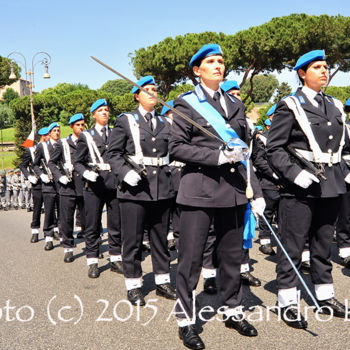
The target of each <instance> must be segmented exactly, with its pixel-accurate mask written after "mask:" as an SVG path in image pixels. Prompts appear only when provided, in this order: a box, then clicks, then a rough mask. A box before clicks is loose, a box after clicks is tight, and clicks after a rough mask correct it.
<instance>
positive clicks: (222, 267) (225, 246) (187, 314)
mask: <svg viewBox="0 0 350 350" xmlns="http://www.w3.org/2000/svg"><path fill="white" fill-rule="evenodd" d="M190 67H192V68H193V72H194V74H195V75H197V76H198V77H199V79H200V84H199V85H197V86H196V88H195V91H194V92H188V93H185V94H183V95H182V96H181V97H180V98H178V99H176V100H175V102H174V106H175V108H176V109H177V110H179V111H181V112H183V113H184V114H185V115H186V116H188V117H189V118H191V119H192V120H193V121H195V122H197V123H198V124H200V125H201V126H203V127H204V128H206V129H207V130H209V131H211V132H212V133H215V135H218V134H219V135H220V133H221V131H222V129H221V128H220V126H223V129H225V130H226V131H228V132H229V133H230V135H234V134H235V132H236V134H238V135H236V136H238V137H239V138H240V139H241V140H243V141H244V142H246V143H248V142H249V140H248V138H249V136H248V126H247V123H246V118H245V113H244V105H243V104H242V103H241V102H240V101H239V100H238V99H236V98H235V97H231V96H230V95H228V94H226V93H225V92H224V91H223V90H221V89H220V86H219V84H220V83H221V81H222V80H223V77H224V71H225V65H224V59H223V56H222V51H221V48H220V46H219V45H217V44H207V45H204V46H203V47H202V48H201V49H200V50H199V51H198V52H197V53H196V54H195V55H194V56H193V57H192V59H191V61H190ZM218 129H220V130H218ZM234 131H235V132H234ZM220 146H222V144H221V143H220V142H219V141H218V140H217V139H216V138H213V137H210V136H208V135H207V134H206V133H204V132H203V131H201V130H199V129H198V128H196V127H194V126H193V125H192V124H190V123H189V122H188V121H185V120H184V119H181V118H180V117H179V116H178V115H177V114H174V121H173V126H172V133H171V137H170V153H171V155H172V156H173V157H174V158H175V159H176V160H178V161H181V162H184V163H185V164H186V165H185V167H184V168H183V175H182V178H181V181H180V187H179V192H178V195H177V203H178V204H180V205H181V214H180V237H179V246H178V268H177V277H176V288H177V297H178V299H179V300H178V303H177V308H176V311H177V317H178V325H179V336H180V338H181V339H182V340H183V343H184V345H185V346H187V347H189V348H191V349H203V348H204V344H203V342H202V340H201V338H200V337H199V335H198V333H197V331H196V329H195V328H194V323H195V315H193V314H192V307H193V299H192V292H193V291H194V290H195V289H196V286H197V283H198V279H199V276H200V271H201V267H202V258H203V250H204V246H205V243H206V241H207V235H208V232H209V226H210V223H211V222H212V220H214V230H215V234H216V247H217V261H218V272H219V278H220V280H221V283H220V291H219V292H220V296H221V299H222V302H223V304H224V306H225V307H226V308H225V309H226V311H225V325H226V327H229V328H235V329H237V330H238V332H240V333H241V334H243V335H246V336H256V335H257V331H256V329H255V328H254V327H253V326H252V325H250V324H249V323H248V322H247V321H246V320H242V318H240V317H239V315H240V316H241V301H242V288H241V279H240V265H241V257H242V249H243V221H244V213H245V208H246V204H247V197H246V195H245V190H246V169H245V166H244V165H243V164H242V163H240V162H239V160H240V159H238V158H239V157H235V154H234V153H233V152H230V151H227V150H220ZM251 173H252V185H253V188H254V192H255V196H257V197H262V195H261V190H260V188H259V185H258V181H257V179H256V177H255V175H254V174H253V171H251ZM259 204H260V206H259ZM258 208H259V209H260V212H261V210H262V211H263V208H264V200H263V198H259V200H257V205H256V209H258Z"/></svg>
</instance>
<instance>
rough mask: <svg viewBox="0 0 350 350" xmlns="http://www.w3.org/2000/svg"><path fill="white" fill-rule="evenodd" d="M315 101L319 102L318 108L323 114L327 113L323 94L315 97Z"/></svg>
mask: <svg viewBox="0 0 350 350" xmlns="http://www.w3.org/2000/svg"><path fill="white" fill-rule="evenodd" d="M315 101H317V102H318V107H319V108H320V109H321V111H322V112H323V113H325V112H326V109H325V107H326V106H325V103H324V98H323V96H322V94H321V93H318V94H317V95H316V96H315Z"/></svg>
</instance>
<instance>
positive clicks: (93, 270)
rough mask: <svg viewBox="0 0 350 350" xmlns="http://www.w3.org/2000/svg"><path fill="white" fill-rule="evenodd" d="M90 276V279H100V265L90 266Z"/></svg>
mask: <svg viewBox="0 0 350 350" xmlns="http://www.w3.org/2000/svg"><path fill="white" fill-rule="evenodd" d="M88 276H89V277H90V278H98V277H100V270H99V269H98V265H97V264H91V265H89V272H88Z"/></svg>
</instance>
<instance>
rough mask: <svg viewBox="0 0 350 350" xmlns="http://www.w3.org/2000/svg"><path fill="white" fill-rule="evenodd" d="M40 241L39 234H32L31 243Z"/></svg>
mask: <svg viewBox="0 0 350 350" xmlns="http://www.w3.org/2000/svg"><path fill="white" fill-rule="evenodd" d="M38 241H39V233H32V238H31V239H30V242H31V243H36V242H38Z"/></svg>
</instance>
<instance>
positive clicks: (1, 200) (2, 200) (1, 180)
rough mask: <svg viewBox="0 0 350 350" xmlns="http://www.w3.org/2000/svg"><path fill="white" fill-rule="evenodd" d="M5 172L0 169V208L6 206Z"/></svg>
mask: <svg viewBox="0 0 350 350" xmlns="http://www.w3.org/2000/svg"><path fill="white" fill-rule="evenodd" d="M5 194H6V172H5V170H1V171H0V209H5V208H6V196H5Z"/></svg>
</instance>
